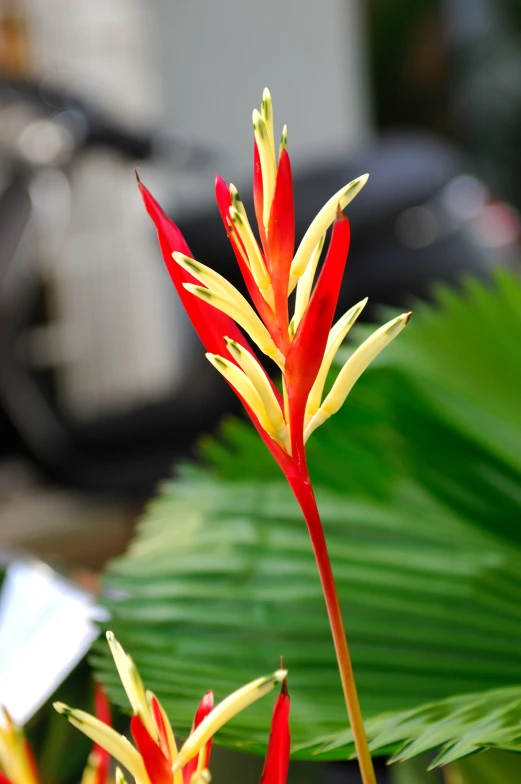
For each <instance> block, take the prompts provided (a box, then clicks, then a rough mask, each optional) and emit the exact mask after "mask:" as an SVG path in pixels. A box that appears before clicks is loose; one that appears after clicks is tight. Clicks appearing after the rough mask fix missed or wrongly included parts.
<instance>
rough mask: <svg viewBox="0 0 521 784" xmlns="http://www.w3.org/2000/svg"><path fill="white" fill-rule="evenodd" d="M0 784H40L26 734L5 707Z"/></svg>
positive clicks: (0, 724)
mask: <svg viewBox="0 0 521 784" xmlns="http://www.w3.org/2000/svg"><path fill="white" fill-rule="evenodd" d="M0 784H38V771H37V770H36V765H35V762H34V757H33V753H32V751H31V747H30V746H29V744H28V742H27V738H26V737H25V733H24V731H23V729H22V728H21V727H19V726H18V725H17V724H15V722H14V721H13V720H12V718H11V716H10V715H9V713H8V711H7V709H6V708H4V707H2V708H1V715H0Z"/></svg>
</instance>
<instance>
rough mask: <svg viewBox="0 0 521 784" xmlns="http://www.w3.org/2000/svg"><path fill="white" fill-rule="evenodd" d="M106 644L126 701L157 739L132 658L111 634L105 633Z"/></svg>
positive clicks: (143, 688)
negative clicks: (125, 694) (112, 658)
mask: <svg viewBox="0 0 521 784" xmlns="http://www.w3.org/2000/svg"><path fill="white" fill-rule="evenodd" d="M107 642H108V644H109V647H110V650H111V653H112V656H113V657H114V663H115V665H116V669H117V671H118V675H119V677H120V678H121V683H122V684H123V688H124V689H125V691H126V693H127V697H128V700H129V702H130V705H131V707H132V710H133V711H134V713H135V714H136V715H137V716H139V717H140V718H141V720H142V722H143V724H144V725H145V727H146V728H147V730H148V732H149V734H150V735H151V737H152V738H155V739H156V740H157V739H158V736H157V732H156V728H155V725H154V722H153V720H152V716H151V715H150V711H149V708H148V704H147V700H146V695H145V687H144V686H143V681H142V680H141V676H140V675H139V672H138V670H137V667H136V665H135V664H134V661H133V660H132V658H131V657H130V656H129V655H128V653H126V652H125V651H124V650H123V647H122V646H121V645H120V644H119V642H118V641H117V640H116V638H115V636H114V634H113V633H112V632H107Z"/></svg>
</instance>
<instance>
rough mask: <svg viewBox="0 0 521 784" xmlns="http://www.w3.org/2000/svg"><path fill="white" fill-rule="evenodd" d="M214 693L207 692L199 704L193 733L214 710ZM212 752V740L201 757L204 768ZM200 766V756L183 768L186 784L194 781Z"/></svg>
mask: <svg viewBox="0 0 521 784" xmlns="http://www.w3.org/2000/svg"><path fill="white" fill-rule="evenodd" d="M213 702H214V700H213V691H207V692H206V694H205V695H204V697H203V699H202V700H201V702H200V703H199V707H198V708H197V710H196V712H195V716H194V721H193V724H192V732H193V731H194V730H196V729H197V727H198V726H199V725H200V723H201V722H202V721H203V719H205V718H206V717H207V716H208V715H209V714H210V713H211V712H212V710H213ZM211 750H212V739H211V738H210V740H209V741H208V743H207V744H206V745H205V746H204V749H203V750H202V751H201V752H200V755H201V760H200V762H201V766H202V767H203V768H207V767H208V765H209V762H210V752H211ZM198 765H199V756H197V757H194V758H193V759H191V760H190V761H189V762H187V763H186V765H185V766H184V768H183V782H184V784H190V782H191V780H192V776H193V774H194V773H195V771H196V770H197V766H198Z"/></svg>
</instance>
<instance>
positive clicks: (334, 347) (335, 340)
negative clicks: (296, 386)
mask: <svg viewBox="0 0 521 784" xmlns="http://www.w3.org/2000/svg"><path fill="white" fill-rule="evenodd" d="M366 304H367V297H366V298H365V299H363V300H362V301H361V302H359V303H358V304H357V305H353V307H352V308H350V309H349V310H348V311H347V313H344V315H343V316H342V318H340V319H339V320H338V321H337V323H336V324H335V325H334V327H333V328H332V329H331V332H330V333H329V337H328V339H327V345H326V350H325V352H324V358H323V360H322V364H321V365H320V370H319V371H318V373H317V377H316V379H315V383H314V384H313V386H312V388H311V392H310V393H309V396H308V400H307V404H306V417H307V421H309V419H311V417H312V416H313V414H316V412H317V411H318V409H319V408H320V403H321V402H322V393H323V391H324V385H325V383H326V379H327V374H328V373H329V368H330V367H331V363H332V362H333V359H334V358H335V355H336V352H337V351H338V349H339V348H340V345H341V343H342V341H343V340H344V338H345V336H346V335H347V333H348V332H349V330H350V329H351V327H352V326H353V324H354V323H355V321H356V320H357V318H358V316H359V315H360V313H361V312H362V310H363V309H364V308H365V306H366Z"/></svg>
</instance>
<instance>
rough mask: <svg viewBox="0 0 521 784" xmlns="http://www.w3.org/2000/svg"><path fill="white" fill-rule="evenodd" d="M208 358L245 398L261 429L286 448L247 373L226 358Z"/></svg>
mask: <svg viewBox="0 0 521 784" xmlns="http://www.w3.org/2000/svg"><path fill="white" fill-rule="evenodd" d="M206 358H207V359H208V361H209V362H211V363H212V365H213V366H214V368H215V369H216V370H218V371H219V373H221V375H222V376H224V378H225V379H226V380H227V381H229V382H230V384H231V385H232V387H233V388H234V389H236V390H237V392H238V393H239V395H240V396H241V397H242V398H244V400H245V401H246V403H247V404H248V405H249V407H250V408H251V410H252V411H253V413H254V414H255V416H256V417H257V419H258V420H259V423H260V425H261V427H263V428H264V430H265V431H266V432H267V433H268V435H270V436H271V437H272V438H273V440H274V441H277V442H278V443H279V444H280V445H281V446H284V448H285V445H284V443H283V442H282V441H281V439H280V437H278V436H277V433H276V432H275V429H274V428H273V425H272V422H271V420H270V418H269V416H268V413H267V411H266V408H265V406H264V403H263V401H262V398H261V396H260V395H259V393H258V391H257V390H256V389H255V387H254V385H253V384H252V382H251V380H250V379H249V378H248V376H247V375H246V373H244V372H243V371H242V370H241V369H240V368H238V367H237V365H234V363H233V362H230V360H228V359H225V358H224V357H220V356H218V355H217V354H209V353H208V354H206Z"/></svg>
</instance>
